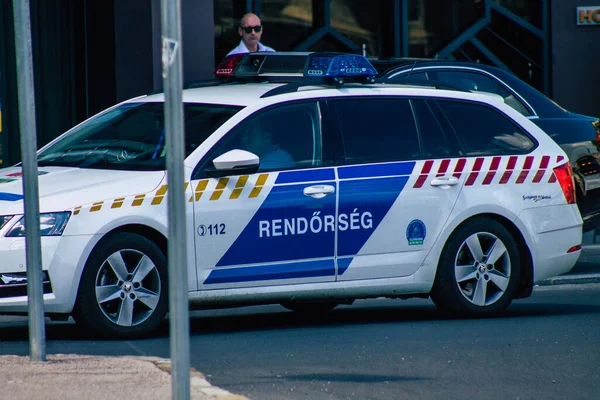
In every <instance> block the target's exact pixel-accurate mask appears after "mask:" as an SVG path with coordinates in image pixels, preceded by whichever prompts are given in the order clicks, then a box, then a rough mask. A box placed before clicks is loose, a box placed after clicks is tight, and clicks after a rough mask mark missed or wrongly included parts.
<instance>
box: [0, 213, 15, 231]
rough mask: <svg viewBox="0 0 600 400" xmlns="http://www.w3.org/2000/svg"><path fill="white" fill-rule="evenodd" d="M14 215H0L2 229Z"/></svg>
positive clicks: (0, 227)
mask: <svg viewBox="0 0 600 400" xmlns="http://www.w3.org/2000/svg"><path fill="white" fill-rule="evenodd" d="M12 217H13V216H12V215H0V229H2V228H4V225H6V223H7V222H8V221H10V220H11V218H12Z"/></svg>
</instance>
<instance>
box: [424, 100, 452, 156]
mask: <svg viewBox="0 0 600 400" xmlns="http://www.w3.org/2000/svg"><path fill="white" fill-rule="evenodd" d="M412 103H413V107H414V110H415V115H416V116H417V124H418V127H419V133H420V135H421V146H422V149H423V157H425V158H451V157H460V156H462V155H463V154H461V152H460V151H459V148H458V146H457V143H456V139H455V138H454V137H453V134H452V131H451V129H449V128H448V127H447V126H446V127H444V125H443V118H441V121H440V119H439V117H436V114H435V110H436V106H435V102H433V101H429V100H417V99H415V100H412ZM437 113H438V115H439V110H438V111H437Z"/></svg>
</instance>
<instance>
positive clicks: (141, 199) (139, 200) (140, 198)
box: [131, 194, 146, 207]
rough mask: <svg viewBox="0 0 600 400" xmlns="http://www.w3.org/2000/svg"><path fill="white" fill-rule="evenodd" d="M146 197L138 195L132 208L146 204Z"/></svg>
mask: <svg viewBox="0 0 600 400" xmlns="http://www.w3.org/2000/svg"><path fill="white" fill-rule="evenodd" d="M145 197H146V195H145V194H138V195H137V196H135V198H134V199H133V202H132V203H131V206H132V207H139V206H141V205H142V203H143V202H144V198H145Z"/></svg>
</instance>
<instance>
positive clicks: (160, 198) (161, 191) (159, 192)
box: [150, 185, 168, 206]
mask: <svg viewBox="0 0 600 400" xmlns="http://www.w3.org/2000/svg"><path fill="white" fill-rule="evenodd" d="M167 188H168V186H167V185H162V186H161V187H160V188H159V189H158V190H157V191H156V194H155V195H154V198H153V199H152V202H151V203H150V204H151V205H153V206H157V205H159V204H160V203H162V201H163V199H164V198H165V194H166V193H167Z"/></svg>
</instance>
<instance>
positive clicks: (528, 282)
mask: <svg viewBox="0 0 600 400" xmlns="http://www.w3.org/2000/svg"><path fill="white" fill-rule="evenodd" d="M479 218H489V219H493V220H495V221H497V222H499V223H500V224H502V225H503V226H504V227H505V228H506V229H507V230H508V231H509V232H510V234H511V235H512V236H513V238H514V239H515V241H516V242H517V247H518V249H519V255H520V258H521V263H522V264H521V275H520V278H519V285H518V288H517V292H516V293H515V297H514V298H515V299H521V298H525V297H529V296H531V292H532V290H533V257H532V255H531V251H530V250H529V247H528V246H527V243H526V242H525V237H524V236H523V234H522V233H521V230H520V229H519V228H518V227H517V225H515V223H514V222H513V221H511V220H509V219H508V218H506V217H504V216H502V215H499V214H495V213H489V212H488V213H480V214H476V215H472V216H470V217H469V218H467V219H465V220H464V221H462V222H461V223H460V224H458V225H457V226H456V227H455V228H454V229H453V230H452V232H450V234H449V235H448V238H449V237H450V236H451V235H452V234H453V233H454V232H455V231H456V230H457V229H459V228H460V227H461V226H463V225H464V224H466V223H468V222H470V221H472V220H475V219H479ZM446 239H447V238H446ZM436 275H437V268H436Z"/></svg>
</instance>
